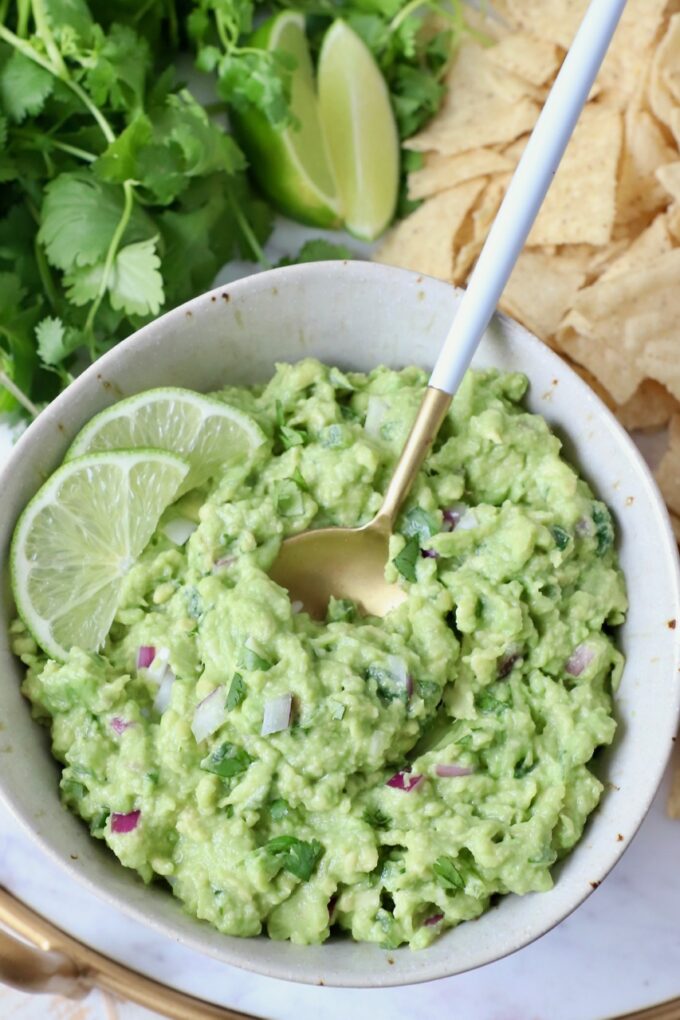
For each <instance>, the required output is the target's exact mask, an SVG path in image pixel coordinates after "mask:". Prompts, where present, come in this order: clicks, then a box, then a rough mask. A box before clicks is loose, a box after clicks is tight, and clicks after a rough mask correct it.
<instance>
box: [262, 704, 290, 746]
mask: <svg viewBox="0 0 680 1020" xmlns="http://www.w3.org/2000/svg"><path fill="white" fill-rule="evenodd" d="M292 704H293V695H292V694H282V695H280V697H278V698H270V699H269V701H265V703H264V714H263V716H262V729H261V730H260V736H262V737H266V736H267V734H268V733H280V732H281V730H287V729H288V727H289V726H290V710H291V706H292Z"/></svg>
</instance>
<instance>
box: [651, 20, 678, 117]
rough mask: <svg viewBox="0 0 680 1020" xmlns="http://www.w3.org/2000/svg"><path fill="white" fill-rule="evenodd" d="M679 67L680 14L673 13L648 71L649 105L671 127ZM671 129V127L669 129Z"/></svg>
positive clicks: (676, 101)
mask: <svg viewBox="0 0 680 1020" xmlns="http://www.w3.org/2000/svg"><path fill="white" fill-rule="evenodd" d="M679 67H680V14H674V15H673V17H672V18H671V19H670V21H669V23H668V28H667V29H666V33H665V35H664V37H663V39H662V40H661V42H660V43H659V45H658V46H657V48H656V52H655V54H654V59H653V60H652V65H651V68H650V72H649V85H648V96H649V105H650V106H651V108H652V110H653V112H654V114H655V116H656V117H657V118H658V119H659V120H660V121H662V122H663V123H664V124H666V125H667V126H668V127H669V128H670V127H671V117H672V115H673V111H674V110H675V109H677V104H678V100H677V97H676V96H675V94H674V89H675V80H676V75H677V74H678V68H679ZM671 130H672V129H671Z"/></svg>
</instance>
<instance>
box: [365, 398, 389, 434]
mask: <svg viewBox="0 0 680 1020" xmlns="http://www.w3.org/2000/svg"><path fill="white" fill-rule="evenodd" d="M389 407H390V402H389V400H386V399H385V398H384V397H378V396H376V395H375V394H373V395H371V396H370V397H369V398H368V409H367V411H366V420H365V422H364V431H365V433H366V435H367V436H370V437H371V439H380V427H381V425H382V423H383V421H384V420H385V415H386V414H387V412H388V410H389Z"/></svg>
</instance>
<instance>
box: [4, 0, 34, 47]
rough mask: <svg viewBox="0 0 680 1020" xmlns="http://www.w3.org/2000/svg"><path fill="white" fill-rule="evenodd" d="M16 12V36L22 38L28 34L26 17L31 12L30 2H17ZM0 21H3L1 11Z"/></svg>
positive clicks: (25, 0) (22, 0)
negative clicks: (0, 18)
mask: <svg viewBox="0 0 680 1020" xmlns="http://www.w3.org/2000/svg"><path fill="white" fill-rule="evenodd" d="M17 7H18V11H17V34H18V35H20V36H21V37H22V38H23V37H24V36H25V35H26V34H27V32H28V15H29V13H30V10H31V0H18V4H17ZM2 20H3V21H4V20H5V13H4V11H3V16H2Z"/></svg>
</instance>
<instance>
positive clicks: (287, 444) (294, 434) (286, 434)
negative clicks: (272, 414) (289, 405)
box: [275, 400, 307, 450]
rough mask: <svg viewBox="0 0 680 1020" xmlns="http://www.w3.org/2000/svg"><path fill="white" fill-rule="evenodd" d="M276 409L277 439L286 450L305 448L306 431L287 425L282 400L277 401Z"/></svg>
mask: <svg viewBox="0 0 680 1020" xmlns="http://www.w3.org/2000/svg"><path fill="white" fill-rule="evenodd" d="M275 407H276V432H277V437H278V439H279V442H280V443H281V445H282V447H283V448H284V450H289V449H290V448H291V446H304V444H305V443H306V441H307V433H306V431H305V429H303V428H299V427H295V428H293V427H292V426H290V425H286V424H285V417H284V411H283V404H282V403H281V401H280V400H277V401H276V405H275Z"/></svg>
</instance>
